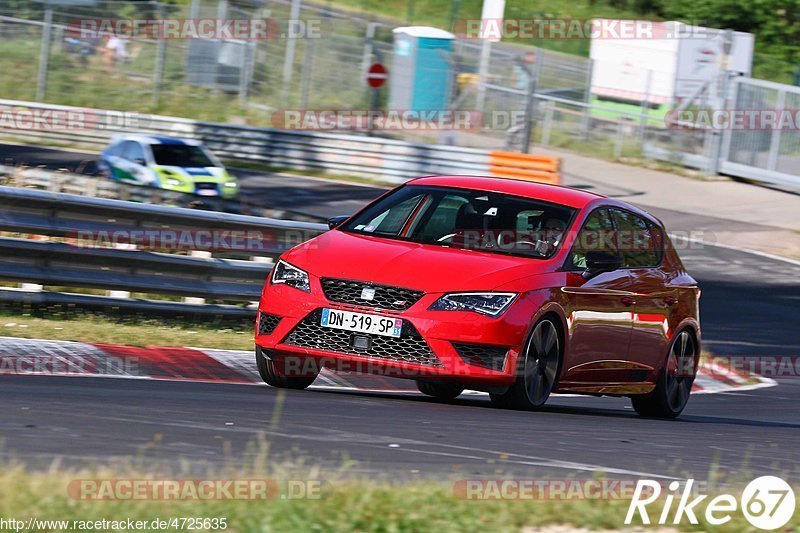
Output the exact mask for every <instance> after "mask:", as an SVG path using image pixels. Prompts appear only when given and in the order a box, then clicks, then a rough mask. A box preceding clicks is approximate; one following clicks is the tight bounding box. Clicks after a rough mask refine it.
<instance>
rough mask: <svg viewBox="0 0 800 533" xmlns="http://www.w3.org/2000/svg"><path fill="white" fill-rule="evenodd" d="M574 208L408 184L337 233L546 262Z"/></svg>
mask: <svg viewBox="0 0 800 533" xmlns="http://www.w3.org/2000/svg"><path fill="white" fill-rule="evenodd" d="M574 214H575V209H572V208H569V207H566V206H563V205H557V204H551V203H548V202H543V201H540V200H534V199H529V198H522V197H519V196H511V195H508V194H500V193H494V192H486V191H474V190H469V189H457V188H450V187H431V186H415V185H409V186H406V187H403V188H401V189H398V190H397V191H395V192H394V193H392V194H390V195H389V196H387V197H385V198H383V199H382V200H380V201H379V202H377V203H375V204H374V205H372V206H370V207H368V208H367V209H366V210H364V211H362V212H361V213H359V214H357V215H356V216H355V217H353V218H352V219H351V220H349V221H348V222H347V223H346V224H345V225H343V226H341V227H340V229H342V230H343V231H346V232H351V233H361V234H369V235H376V236H380V237H385V238H390V239H400V240H405V241H411V242H418V243H424V244H434V245H439V246H446V247H453V248H462V249H470V250H479V251H483V252H492V253H505V254H513V255H522V256H526V257H533V258H539V259H543V258H548V257H551V256H552V255H553V254H554V253H555V251H556V250H557V249H558V246H559V245H560V244H561V241H562V239H563V237H564V236H565V235H566V230H567V228H568V227H569V224H570V222H571V221H572V218H573V215H574Z"/></svg>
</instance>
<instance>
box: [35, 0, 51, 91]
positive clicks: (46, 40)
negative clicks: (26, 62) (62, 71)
mask: <svg viewBox="0 0 800 533" xmlns="http://www.w3.org/2000/svg"><path fill="white" fill-rule="evenodd" d="M52 31H53V8H52V7H50V3H49V2H48V3H47V4H46V8H45V10H44V26H42V44H41V46H42V49H41V50H40V51H39V78H38V80H37V82H36V100H37V101H38V102H41V101H42V100H44V95H45V91H46V90H47V69H48V67H49V62H50V33H51V32H52Z"/></svg>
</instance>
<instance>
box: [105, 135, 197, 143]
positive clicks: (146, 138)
mask: <svg viewBox="0 0 800 533" xmlns="http://www.w3.org/2000/svg"><path fill="white" fill-rule="evenodd" d="M121 141H139V142H142V143H145V144H176V145H186V146H200V145H201V144H203V143H202V142H200V141H197V140H194V139H181V138H178V137H165V136H158V135H131V134H124V135H115V136H114V137H113V138H112V142H115V143H116V142H121Z"/></svg>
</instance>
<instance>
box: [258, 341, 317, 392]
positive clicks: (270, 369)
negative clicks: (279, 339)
mask: <svg viewBox="0 0 800 533" xmlns="http://www.w3.org/2000/svg"><path fill="white" fill-rule="evenodd" d="M284 363H285V361H284V359H283V358H277V359H268V358H267V357H265V355H264V353H263V352H262V350H261V348H260V347H259V346H256V366H258V373H259V375H261V379H263V380H264V383H266V384H267V385H270V386H272V387H277V388H279V389H297V390H302V389H305V388H308V386H309V385H311V384H312V383H314V380H315V379H317V375H319V371H313V373H311V374H305V375H302V376H288V375H286V371H285V367H286V365H285V364H284Z"/></svg>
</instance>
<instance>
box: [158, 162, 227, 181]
mask: <svg viewBox="0 0 800 533" xmlns="http://www.w3.org/2000/svg"><path fill="white" fill-rule="evenodd" d="M153 168H155V169H156V170H167V171H169V172H173V173H175V174H178V175H180V176H181V177H183V178H186V179H189V180H191V181H200V182H202V181H207V182H215V183H218V182H222V181H228V180H229V179H230V176H228V173H227V171H226V170H225V169H224V168H220V167H178V166H171V165H153Z"/></svg>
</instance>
